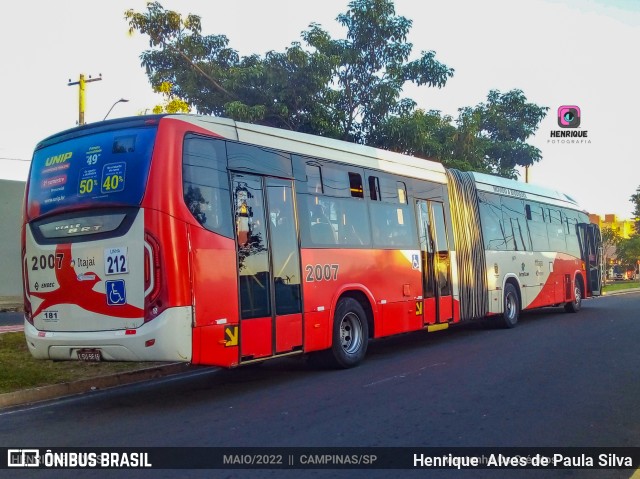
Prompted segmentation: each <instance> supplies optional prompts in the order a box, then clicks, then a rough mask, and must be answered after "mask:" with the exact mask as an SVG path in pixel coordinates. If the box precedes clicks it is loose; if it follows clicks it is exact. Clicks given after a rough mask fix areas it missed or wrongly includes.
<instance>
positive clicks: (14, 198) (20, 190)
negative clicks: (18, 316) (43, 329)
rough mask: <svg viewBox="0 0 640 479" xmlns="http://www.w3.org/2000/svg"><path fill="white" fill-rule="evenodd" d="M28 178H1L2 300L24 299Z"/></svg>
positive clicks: (0, 263)
mask: <svg viewBox="0 0 640 479" xmlns="http://www.w3.org/2000/svg"><path fill="white" fill-rule="evenodd" d="M24 188H25V182H24V181H12V180H2V179H0V220H2V227H1V228H0V244H1V245H2V249H1V250H0V301H2V300H4V301H7V300H13V301H18V302H22V269H21V264H20V263H21V260H20V228H21V226H22V200H23V197H24Z"/></svg>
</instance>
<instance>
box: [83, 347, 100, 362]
mask: <svg viewBox="0 0 640 479" xmlns="http://www.w3.org/2000/svg"><path fill="white" fill-rule="evenodd" d="M78 359H79V360H80V361H91V362H96V361H102V353H100V350H99V349H80V350H78Z"/></svg>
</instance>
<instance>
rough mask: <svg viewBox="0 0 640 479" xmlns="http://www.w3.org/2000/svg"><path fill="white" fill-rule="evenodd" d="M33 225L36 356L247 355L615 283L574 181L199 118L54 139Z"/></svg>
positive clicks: (509, 313)
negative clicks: (482, 170) (559, 185)
mask: <svg viewBox="0 0 640 479" xmlns="http://www.w3.org/2000/svg"><path fill="white" fill-rule="evenodd" d="M24 218H25V220H24V224H23V228H22V255H23V258H22V259H23V276H24V278H23V280H24V296H25V298H24V299H25V334H26V340H27V343H28V347H29V349H30V351H31V353H32V354H33V356H34V357H36V358H43V359H55V360H86V361H182V362H190V363H193V364H205V365H217V366H223V367H235V366H239V365H242V364H246V363H251V362H254V361H261V360H264V359H267V358H273V357H282V356H288V355H294V354H306V353H312V352H317V354H319V355H321V356H322V355H324V356H326V357H327V358H329V359H331V360H332V361H333V362H334V363H335V365H337V366H338V367H351V366H355V365H356V364H358V363H359V362H360V361H361V360H362V359H363V358H364V356H365V353H366V350H367V345H368V342H369V340H370V339H372V338H381V337H384V336H389V335H393V334H398V333H405V332H408V331H416V330H421V329H426V330H427V331H436V330H440V329H444V328H447V327H448V326H449V325H451V324H455V323H459V322H462V321H468V320H473V319H477V318H489V319H491V318H493V319H494V320H495V322H496V324H499V325H501V326H503V327H507V328H510V327H513V326H515V325H516V323H517V321H518V317H519V315H520V312H521V310H524V309H531V308H539V307H544V306H552V305H555V306H558V305H564V307H565V309H566V310H567V311H569V312H576V311H578V310H579V309H580V306H581V303H582V300H583V299H584V298H586V297H590V296H593V295H598V294H599V293H600V279H601V272H600V270H599V265H600V261H599V255H600V233H599V230H598V228H597V227H596V226H595V225H591V224H589V222H588V218H587V215H586V214H585V212H583V211H581V210H580V208H579V207H578V206H577V205H576V203H575V201H573V200H572V199H571V198H569V197H568V196H566V195H564V194H561V193H559V192H556V191H551V190H548V189H543V188H539V187H536V186H532V185H529V184H523V183H521V182H517V181H512V180H507V179H503V178H498V177H494V176H490V175H484V174H478V173H469V172H460V171H457V170H448V169H445V168H444V167H443V166H442V165H441V164H439V163H436V162H433V161H427V160H423V159H417V158H413V157H409V156H405V155H401V154H397V153H392V152H389V151H384V150H379V149H374V148H371V147H366V146H363V145H356V144H352V143H347V142H342V141H337V140H332V139H326V138H322V137H317V136H312V135H306V134H300V133H295V132H291V131H285V130H280V129H275V128H268V127H263V126H257V125H250V124H244V123H239V122H234V121H231V120H228V119H223V118H215V117H205V116H197V115H157V116H141V117H134V118H125V119H118V120H109V121H105V122H99V123H96V124H90V125H83V126H80V127H77V128H73V129H70V130H67V131H64V132H61V133H59V134H56V135H53V136H51V137H49V138H47V139H45V140H43V141H42V142H40V143H39V144H38V146H37V147H36V150H35V153H34V156H33V161H32V166H31V171H30V176H29V181H28V185H27V192H26V197H25V206H24Z"/></svg>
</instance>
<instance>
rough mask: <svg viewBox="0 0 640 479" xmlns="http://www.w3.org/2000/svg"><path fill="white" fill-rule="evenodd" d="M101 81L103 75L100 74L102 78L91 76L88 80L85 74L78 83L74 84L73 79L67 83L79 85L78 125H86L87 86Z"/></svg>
mask: <svg viewBox="0 0 640 479" xmlns="http://www.w3.org/2000/svg"><path fill="white" fill-rule="evenodd" d="M100 80H102V73H100V76H99V77H97V78H91V75H89V79H88V80H87V79H85V77H84V74H83V73H81V74H80V79H79V80H78V81H74V82H72V81H71V78H69V83H67V85H69V86H72V85H78V125H84V106H85V93H84V91H85V85H86V84H87V83H90V82H92V81H100Z"/></svg>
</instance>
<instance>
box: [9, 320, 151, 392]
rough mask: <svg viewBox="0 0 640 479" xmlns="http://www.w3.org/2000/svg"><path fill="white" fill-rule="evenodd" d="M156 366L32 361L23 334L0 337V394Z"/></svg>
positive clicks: (148, 364)
mask: <svg viewBox="0 0 640 479" xmlns="http://www.w3.org/2000/svg"><path fill="white" fill-rule="evenodd" d="M157 364H159V363H131V362H129V363H116V362H100V363H89V362H83V361H51V360H42V359H34V358H33V357H32V356H31V353H30V352H29V350H28V349H27V343H26V341H25V338H24V333H21V332H20V333H4V334H0V394H2V393H8V392H13V391H19V390H22V389H30V388H35V387H40V386H49V385H52V384H59V383H65V382H69V381H76V380H79V379H89V378H95V377H98V376H106V375H109V374H115V373H119V372H125V371H131V370H133V369H140V368H148V367H152V366H154V365H157Z"/></svg>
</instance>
